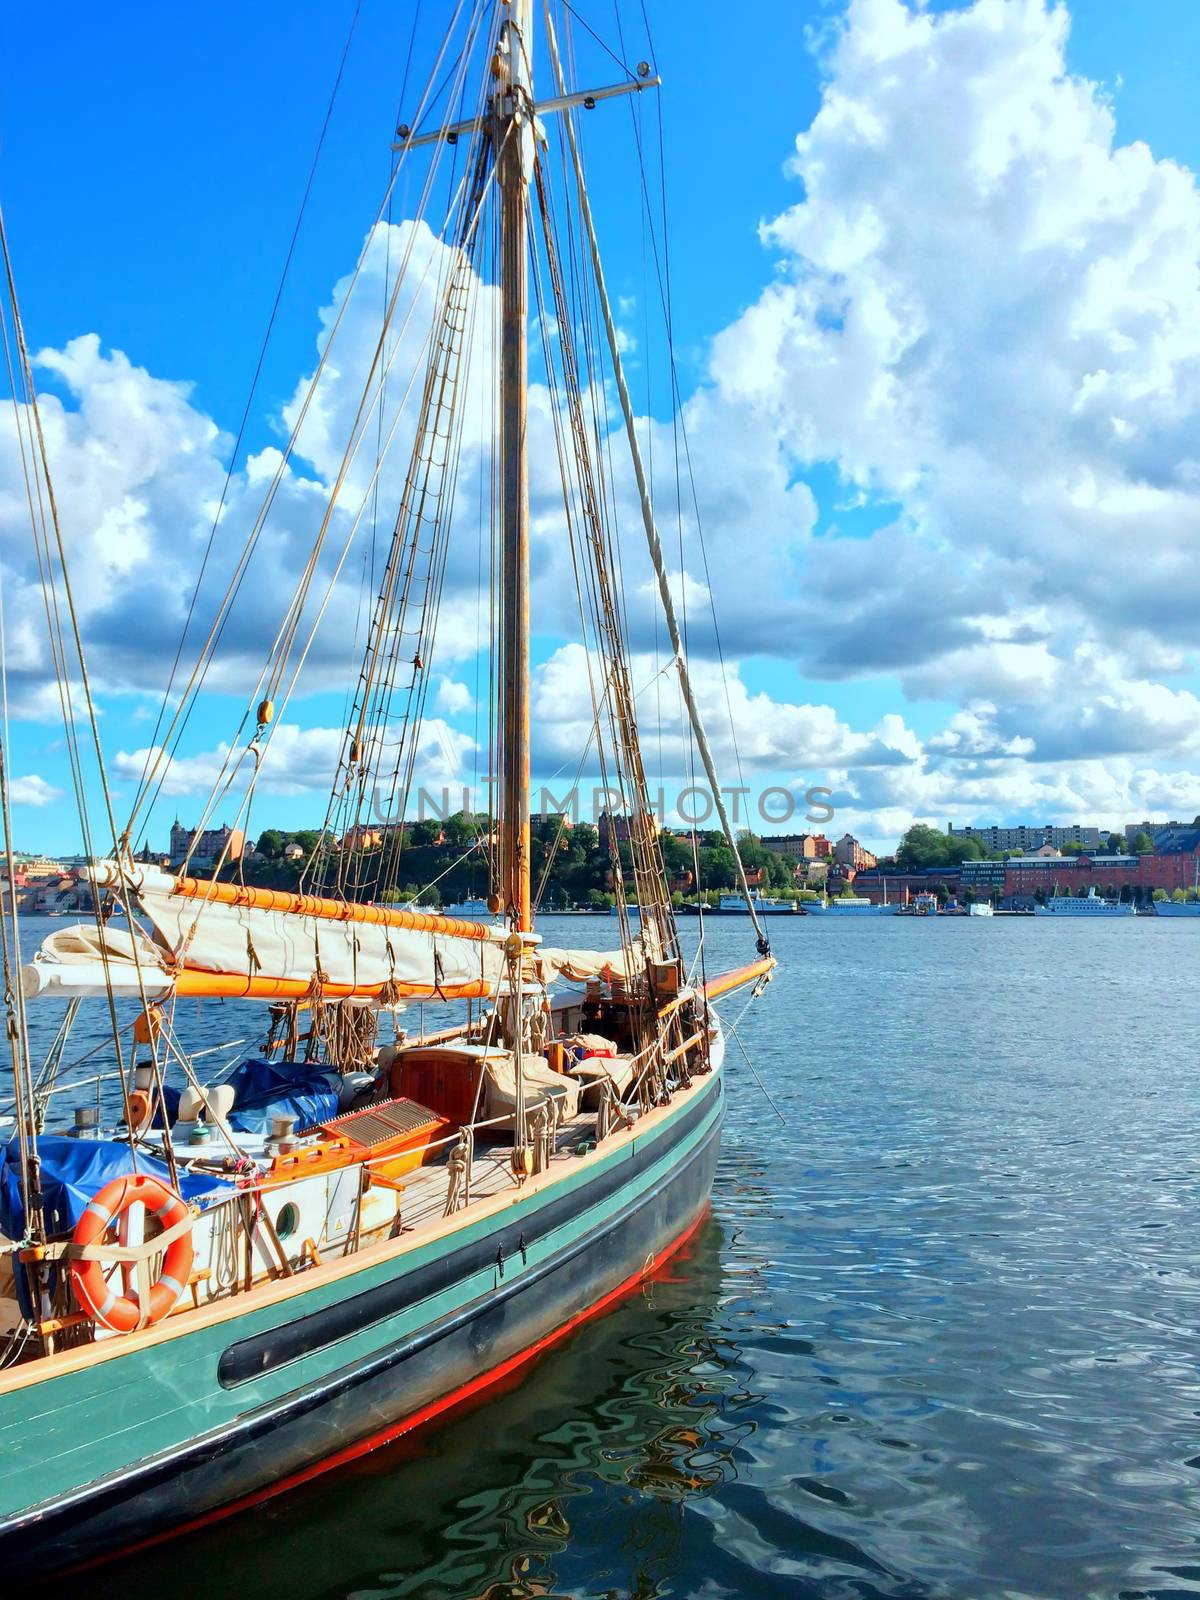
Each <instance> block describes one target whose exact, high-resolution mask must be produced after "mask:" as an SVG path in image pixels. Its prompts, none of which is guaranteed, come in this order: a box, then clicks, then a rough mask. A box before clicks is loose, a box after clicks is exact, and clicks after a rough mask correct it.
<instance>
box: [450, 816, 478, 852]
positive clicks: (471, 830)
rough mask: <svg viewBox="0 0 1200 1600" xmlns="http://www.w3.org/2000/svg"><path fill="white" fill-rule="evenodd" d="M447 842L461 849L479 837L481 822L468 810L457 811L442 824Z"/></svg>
mask: <svg viewBox="0 0 1200 1600" xmlns="http://www.w3.org/2000/svg"><path fill="white" fill-rule="evenodd" d="M442 831H443V832H444V833H445V835H446V843H447V844H452V845H454V846H455V847H456V848H457V849H459V850H461V849H463V848H464V846H466V845H469V844H470V843H471V842H472V841H473V840H474V839H477V838H478V837H479V824H478V823H477V822H476V820H475V818H474V817H473V816H472V815H471V814H470V812H468V811H456V812H455V813H454V814H453V816H450V817H447V818H446V820H445V822H444V823H443V825H442Z"/></svg>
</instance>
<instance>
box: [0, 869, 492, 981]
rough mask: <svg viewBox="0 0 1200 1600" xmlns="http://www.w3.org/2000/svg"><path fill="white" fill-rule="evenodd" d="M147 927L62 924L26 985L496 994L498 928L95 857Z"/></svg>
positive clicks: (100, 879)
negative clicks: (148, 932)
mask: <svg viewBox="0 0 1200 1600" xmlns="http://www.w3.org/2000/svg"><path fill="white" fill-rule="evenodd" d="M88 876H89V877H90V878H91V879H92V881H93V882H95V883H97V884H99V885H100V886H101V887H102V888H105V889H114V890H116V891H117V892H118V893H120V894H122V895H123V897H124V898H125V899H126V901H128V902H129V903H130V904H131V905H134V906H136V908H137V910H138V911H139V912H140V913H141V915H142V916H143V917H144V918H145V919H146V921H148V922H149V923H150V924H151V926H152V927H153V930H154V933H155V936H156V937H155V942H154V944H153V945H151V944H150V943H148V941H146V940H145V939H142V938H139V939H138V940H137V944H136V949H135V945H134V941H133V939H132V938H131V937H130V936H129V935H128V934H125V933H120V932H118V930H116V929H113V928H110V927H106V928H105V929H104V930H103V931H100V930H97V929H96V928H95V927H94V926H93V927H91V928H88V927H78V928H69V929H63V930H62V931H61V932H60V933H55V934H52V935H51V936H50V938H49V939H47V940H46V941H45V943H44V944H43V946H42V948H41V950H40V951H39V952H38V954H37V955H36V956H35V958H34V960H33V961H32V962H31V963H30V964H29V965H28V966H27V967H26V969H25V984H26V992H27V993H30V994H45V993H49V992H54V993H59V994H84V993H94V992H99V991H101V990H103V989H105V988H106V987H109V986H111V987H112V988H113V991H114V993H117V994H125V995H131V996H138V995H139V994H140V993H142V992H144V993H145V995H146V997H147V998H148V999H157V998H161V997H162V995H164V994H166V993H170V992H172V991H174V992H175V993H178V994H197V995H200V994H214V995H216V994H220V995H245V996H249V997H256V998H262V999H271V998H299V997H302V996H303V995H304V994H305V993H307V992H308V991H309V989H310V988H311V987H312V986H313V985H314V983H315V982H317V981H318V980H319V984H320V987H321V989H322V991H323V992H324V993H326V994H329V995H333V996H342V997H344V996H361V997H362V998H364V999H384V1000H386V999H388V998H389V997H391V998H395V999H397V1000H399V999H409V998H421V999H424V998H429V999H438V998H441V999H446V1000H453V999H462V998H465V997H468V996H477V997H481V998H482V997H486V996H489V995H493V994H495V993H496V991H497V988H498V986H499V984H500V980H501V978H502V976H503V974H504V972H505V969H506V958H505V954H504V940H505V933H504V930H503V929H496V928H492V927H487V926H484V925H483V924H477V923H472V922H467V921H464V920H462V919H459V918H454V917H443V916H440V915H438V914H436V913H432V912H420V911H416V910H407V909H399V908H396V909H392V908H390V907H374V906H360V905H355V904H352V903H349V904H344V903H342V902H340V901H332V900H325V899H321V898H318V897H317V896H311V895H305V896H301V895H292V894H282V893H275V892H273V891H271V890H255V889H245V888H242V887H241V886H239V885H234V884H211V883H205V882H201V881H197V880H195V879H187V878H176V877H174V876H173V875H172V874H171V873H168V872H163V871H161V870H160V869H159V868H157V867H148V866H133V865H128V866H120V867H118V866H117V864H116V863H115V862H104V861H102V862H97V863H95V864H94V865H93V866H92V867H91V868H89V869H88Z"/></svg>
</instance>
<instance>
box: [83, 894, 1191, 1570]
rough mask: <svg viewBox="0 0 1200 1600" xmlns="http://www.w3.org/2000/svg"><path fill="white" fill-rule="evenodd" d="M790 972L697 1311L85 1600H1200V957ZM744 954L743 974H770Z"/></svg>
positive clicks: (942, 935) (838, 959)
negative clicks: (749, 966) (165, 1595)
mask: <svg viewBox="0 0 1200 1600" xmlns="http://www.w3.org/2000/svg"><path fill="white" fill-rule="evenodd" d="M564 926H567V925H565V924H564ZM612 931H613V925H612V924H611V923H609V922H603V923H600V922H595V923H593V922H591V921H590V919H589V921H587V922H585V921H583V920H582V919H580V920H579V921H577V922H576V923H575V924H574V925H573V927H572V931H571V937H572V941H573V942H578V943H580V944H585V943H596V942H599V941H603V940H606V939H609V938H611V935H612ZM692 931H693V933H694V926H693V929H692ZM772 933H773V937H774V939H775V944H776V953H777V954H778V956H779V958H780V961H781V963H782V967H781V971H780V974H779V977H778V979H777V981H776V982H775V983H774V984H773V985H772V987H771V989H770V990H769V991H768V993H767V995H766V996H765V997H764V998H763V999H762V1000H761V1001H760V1002H758V1003H757V1004H756V1005H755V1006H754V1007H753V1009H752V1010H751V1011H750V1013H749V1014H748V1015H747V1016H746V1017H745V1020H744V1021H743V1022H742V1023H741V1025H740V1028H739V1037H740V1039H741V1040H742V1042H743V1043H744V1045H745V1050H746V1053H747V1056H748V1058H749V1061H750V1062H752V1063H753V1068H754V1071H752V1070H751V1068H750V1067H749V1066H748V1064H747V1061H746V1060H745V1059H744V1058H743V1057H742V1055H741V1053H740V1052H739V1050H738V1049H737V1047H736V1045H735V1046H732V1047H731V1051H730V1057H729V1062H728V1070H729V1089H730V1094H729V1105H730V1115H729V1120H728V1122H727V1125H726V1131H725V1139H724V1148H723V1156H722V1160H721V1166H720V1171H719V1174H718V1180H717V1185H716V1190H715V1192H714V1196H713V1210H712V1216H711V1218H710V1220H709V1221H708V1222H707V1223H706V1224H705V1226H704V1227H703V1228H702V1229H701V1231H700V1232H699V1233H698V1234H697V1236H696V1238H695V1240H694V1242H693V1244H692V1245H691V1246H690V1248H689V1249H688V1251H687V1252H686V1253H685V1254H683V1255H681V1256H679V1257H677V1258H676V1259H675V1260H674V1261H673V1262H672V1263H671V1265H670V1267H669V1268H668V1269H667V1270H666V1272H665V1275H663V1276H661V1277H660V1278H658V1279H656V1280H655V1281H654V1282H653V1283H650V1284H648V1285H646V1286H645V1287H644V1289H643V1290H642V1291H641V1292H640V1293H638V1294H637V1295H635V1296H632V1297H631V1298H629V1299H628V1300H626V1301H624V1302H623V1303H622V1304H621V1305H619V1306H618V1307H616V1308H615V1309H614V1310H613V1311H611V1312H610V1313H609V1314H607V1315H605V1316H603V1317H602V1318H599V1319H597V1320H596V1321H594V1322H592V1323H589V1324H587V1325H586V1326H585V1327H584V1328H582V1329H581V1330H580V1331H578V1332H577V1333H576V1334H574V1335H572V1336H571V1337H570V1338H569V1339H568V1340H567V1341H566V1342H564V1343H563V1344H562V1345H560V1346H558V1347H556V1348H555V1349H553V1350H552V1351H550V1352H548V1353H547V1354H545V1355H544V1356H543V1357H541V1358H540V1359H539V1360H537V1361H536V1362H535V1363H534V1364H532V1365H531V1366H529V1367H527V1368H526V1369H525V1370H524V1372H523V1373H522V1374H521V1375H520V1381H519V1382H516V1383H515V1384H512V1385H510V1386H508V1387H506V1388H505V1389H504V1390H503V1391H493V1392H492V1393H491V1395H489V1396H488V1397H487V1398H485V1399H484V1400H483V1401H481V1402H479V1403H477V1404H475V1405H474V1406H473V1407H472V1408H471V1409H470V1410H468V1411H463V1412H459V1413H458V1414H456V1415H455V1417H454V1418H453V1419H451V1420H450V1421H449V1422H444V1423H443V1424H441V1425H440V1426H438V1427H436V1428H434V1429H431V1430H429V1431H427V1432H424V1433H421V1434H419V1435H416V1436H414V1437H412V1438H410V1439H408V1440H405V1441H402V1442H401V1443H400V1444H399V1445H398V1446H395V1447H390V1448H388V1449H386V1450H382V1451H379V1452H377V1453H376V1454H374V1455H372V1456H370V1457H368V1458H366V1459H365V1460H363V1461H361V1462H359V1463H358V1464H357V1465H355V1466H354V1467H351V1468H347V1469H344V1470H342V1471H339V1472H337V1473H334V1474H331V1475H329V1476H326V1477H324V1478H322V1479H320V1480H318V1481H316V1482H315V1483H313V1484H311V1485H309V1486H308V1487H306V1488H304V1489H301V1490H298V1491H296V1492H294V1493H293V1494H291V1495H289V1496H287V1497H284V1498H281V1499H280V1500H278V1501H274V1502H270V1503H268V1504H267V1505H265V1506H263V1507H260V1508H259V1509H258V1510H256V1511H254V1512H252V1513H250V1514H248V1515H246V1516H243V1517H241V1518H237V1519H233V1520H231V1521H228V1522H226V1523H224V1524H222V1525H219V1526H217V1527H214V1528H212V1529H210V1530H208V1531H207V1532H205V1533H203V1534H198V1535H193V1536H191V1537H189V1538H187V1539H186V1540H183V1541H180V1542H179V1543H177V1544H175V1545H172V1546H168V1547H166V1548H165V1549H162V1550H159V1551H158V1552H156V1553H154V1554H153V1555H152V1556H142V1557H136V1558H133V1559H130V1560H127V1561H126V1562H124V1563H122V1565H121V1566H120V1568H119V1569H117V1570H109V1571H107V1572H97V1573H95V1574H93V1575H91V1576H90V1577H89V1578H87V1579H86V1580H83V1581H82V1582H77V1583H76V1584H75V1593H76V1594H77V1595H79V1596H83V1595H94V1596H99V1595H101V1594H116V1593H118V1592H120V1593H122V1594H125V1593H128V1592H129V1586H130V1585H131V1584H134V1585H138V1584H145V1585H149V1586H152V1587H157V1586H159V1585H161V1584H162V1583H164V1582H165V1583H167V1584H168V1585H169V1588H170V1590H171V1592H172V1593H173V1594H174V1595H175V1596H180V1597H184V1600H191V1597H192V1596H197V1597H198V1596H201V1595H203V1596H214V1595H225V1594H227V1593H229V1594H232V1593H239V1594H241V1593H244V1594H248V1595H249V1594H253V1595H254V1596H256V1597H257V1600H277V1597H278V1600H283V1597H285V1596H286V1597H287V1600H317V1597H322V1600H323V1597H331V1600H332V1597H354V1600H383V1597H402V1596H403V1597H408V1596H420V1597H422V1600H480V1597H486V1600H516V1597H523V1596H534V1595H538V1596H551V1597H564V1600H565V1597H569V1600H585V1597H586V1600H592V1597H595V1600H601V1597H604V1600H617V1597H621V1600H625V1597H631V1600H632V1597H637V1600H654V1597H659V1596H686V1597H689V1600H701V1597H703V1600H708V1597H713V1600H716V1597H724V1596H737V1597H747V1600H760V1597H766V1596H781V1597H782V1596H788V1597H808V1596H812V1597H820V1600H834V1597H838V1600H840V1597H843V1596H845V1597H850V1596H855V1597H868V1596H888V1597H910V1596H911V1597H917V1596H931V1597H932V1596H948V1597H949V1596H954V1597H964V1600H965V1597H970V1600H974V1597H982V1596H989V1597H990V1596H1004V1597H1023V1596H1036V1597H1058V1596H1063V1597H1070V1600H1076V1597H1083V1596H1106V1597H1107V1596H1114V1597H1115V1596H1123V1597H1128V1600H1132V1597H1135V1596H1155V1597H1163V1600H1166V1597H1168V1596H1176V1595H1192V1594H1197V1593H1200V1364H1198V1361H1197V1355H1198V1351H1200V1332H1198V1328H1197V1322H1198V1317H1197V1307H1198V1302H1200V1260H1198V1256H1197V1244H1196V1240H1197V1234H1196V1222H1197V1214H1198V1211H1200V1181H1198V1180H1200V1151H1198V1149H1197V1141H1196V1116H1195V1108H1196V1100H1197V1085H1196V1077H1197V1071H1198V1070H1200V1055H1198V1050H1197V1042H1198V1038H1200V1006H1198V1005H1197V1001H1196V977H1197V971H1198V967H1200V923H1188V922H1165V921H1164V922H1160V923H1155V922H1154V921H1152V920H1150V919H1141V918H1139V919H1136V920H1133V919H1130V920H1128V921H1126V920H1122V919H1112V920H1101V921H1098V922H1095V923H1090V924H1087V925H1083V924H1075V923H1069V924H1065V925H1064V924H1061V923H1057V922H1049V921H1045V920H1033V919H1020V920H1007V919H995V920H992V921H984V920H979V919H977V920H973V921H969V920H967V919H961V920H958V919H954V920H950V919H947V920H942V921H938V922H931V921H928V920H912V921H908V922H905V921H900V922H896V921H893V920H891V919H887V920H869V921H866V922H861V923H854V924H850V925H841V924H830V923H829V922H827V921H822V922H820V923H818V922H817V921H816V919H815V918H814V919H811V920H808V921H805V920H797V921H796V922H788V923H781V922H779V921H778V920H777V921H776V922H775V923H774V925H773V928H772ZM707 938H708V950H709V967H710V970H718V969H719V968H721V967H723V966H725V965H729V964H732V963H734V962H736V961H740V960H743V959H746V958H747V957H748V956H749V955H750V954H752V951H751V949H750V945H751V941H750V939H749V937H748V932H747V929H746V927H745V925H744V924H742V923H739V922H737V921H735V920H732V919H729V920H722V921H719V922H714V923H713V924H712V925H711V926H710V928H709V930H708V934H707ZM723 1009H724V1013H725V1016H726V1018H727V1021H733V1020H734V1019H735V1018H736V1017H737V1016H738V1014H739V1013H740V1011H741V1009H742V1001H741V1000H740V999H739V997H737V996H733V997H731V998H730V999H729V1000H728V1001H726V1002H725V1005H724V1008H723ZM233 1015H234V1013H233V1012H232V1010H229V1011H227V1012H226V1013H225V1015H224V1016H223V1017H219V1018H218V1019H217V1021H214V1019H213V1018H212V1016H211V1014H210V1016H209V1018H208V1020H207V1021H206V1023H205V1026H206V1027H208V1028H214V1029H216V1028H218V1026H219V1024H229V1023H230V1022H231V1020H232V1018H233ZM225 1031H226V1032H232V1031H233V1030H232V1028H230V1027H228V1026H226V1028H225ZM216 1036H219V1032H218V1033H216V1034H214V1037H216ZM755 1072H757V1074H758V1075H759V1076H760V1077H761V1080H762V1085H763V1087H760V1085H759V1083H758V1082H757V1081H756V1078H755V1075H754V1073H755ZM767 1091H769V1096H770V1099H768V1097H767ZM772 1101H773V1102H774V1106H776V1107H777V1108H778V1114H777V1112H776V1110H775V1109H773V1107H772V1104H771V1102H772Z"/></svg>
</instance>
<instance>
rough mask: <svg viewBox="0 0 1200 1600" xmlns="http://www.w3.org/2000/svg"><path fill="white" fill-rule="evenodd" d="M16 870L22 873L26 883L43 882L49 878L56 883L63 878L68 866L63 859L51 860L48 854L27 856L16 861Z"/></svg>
mask: <svg viewBox="0 0 1200 1600" xmlns="http://www.w3.org/2000/svg"><path fill="white" fill-rule="evenodd" d="M17 870H18V872H20V873H23V874H24V877H25V881H26V883H31V884H32V883H43V882H46V881H49V880H51V879H53V880H54V882H56V883H57V881H58V880H59V879H60V878H65V877H66V876H67V874H68V872H69V870H70V869H69V868H68V866H67V864H66V862H65V861H53V860H51V858H50V857H49V856H27V857H26V858H25V859H24V860H23V861H18V862H17Z"/></svg>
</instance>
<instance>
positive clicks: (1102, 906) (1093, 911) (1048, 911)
mask: <svg viewBox="0 0 1200 1600" xmlns="http://www.w3.org/2000/svg"><path fill="white" fill-rule="evenodd" d="M1033 909H1034V913H1035V915H1037V916H1039V917H1133V916H1136V915H1137V909H1136V907H1135V906H1134V905H1133V903H1132V901H1131V902H1130V903H1129V904H1127V905H1125V904H1122V902H1121V901H1120V900H1103V899H1101V897H1100V896H1099V895H1098V894H1097V893H1096V889H1095V885H1093V886H1092V887H1091V888H1090V889H1089V890H1088V892H1087V894H1086V895H1083V896H1078V895H1073V894H1054V895H1051V896H1050V898H1049V900H1047V901H1046V904H1045V905H1044V906H1034V908H1033Z"/></svg>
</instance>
